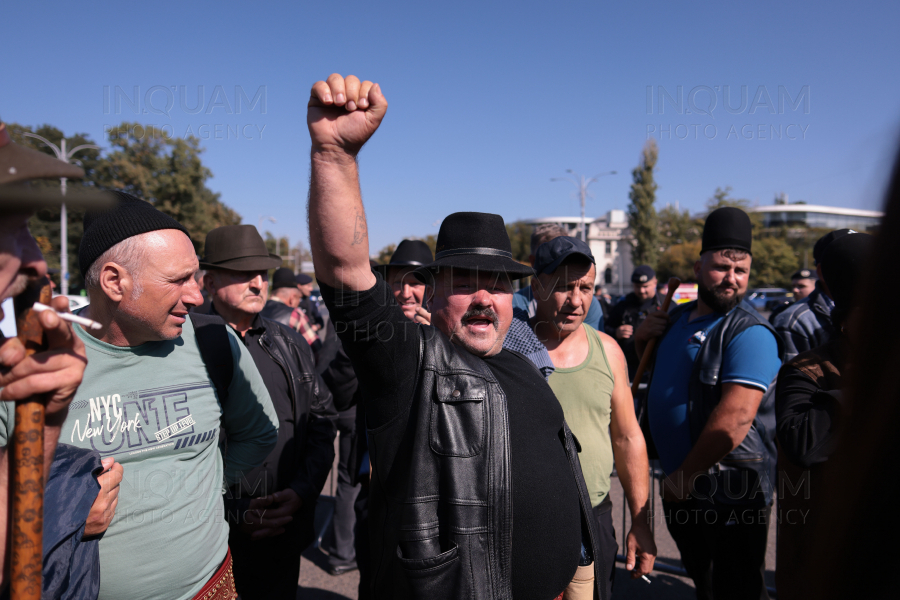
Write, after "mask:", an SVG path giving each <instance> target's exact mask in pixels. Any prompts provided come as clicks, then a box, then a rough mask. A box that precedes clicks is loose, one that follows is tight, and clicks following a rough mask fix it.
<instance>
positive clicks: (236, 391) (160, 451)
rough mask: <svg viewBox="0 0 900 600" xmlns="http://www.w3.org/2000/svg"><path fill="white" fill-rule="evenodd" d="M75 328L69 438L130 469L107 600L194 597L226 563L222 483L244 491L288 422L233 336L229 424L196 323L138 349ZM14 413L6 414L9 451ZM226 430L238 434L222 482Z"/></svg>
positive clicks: (103, 555) (104, 555)
mask: <svg viewBox="0 0 900 600" xmlns="http://www.w3.org/2000/svg"><path fill="white" fill-rule="evenodd" d="M74 329H75V331H76V332H77V334H78V336H79V337H80V338H81V339H82V341H83V342H84V344H85V346H86V347H87V358H88V365H87V369H86V370H85V373H84V381H83V382H82V384H81V387H80V388H79V389H78V392H77V393H76V394H75V398H74V399H73V400H72V403H71V404H70V405H69V416H68V418H67V419H66V422H65V424H64V425H63V428H62V432H61V435H60V439H59V441H60V442H61V443H65V444H72V445H73V446H78V447H80V448H90V449H93V450H96V451H97V452H99V453H100V456H101V457H107V456H113V457H115V459H116V462H119V463H121V464H122V466H123V467H124V479H123V481H122V484H121V489H120V490H119V504H118V507H117V508H116V515H115V518H114V519H113V521H112V524H111V525H110V526H109V529H108V530H107V531H106V533H105V534H104V535H103V538H102V539H101V540H100V600H125V599H127V598H141V599H142V600H155V599H159V600H163V599H165V600H180V599H190V598H193V596H194V595H195V594H196V593H197V592H198V591H200V589H201V588H202V587H203V585H204V584H205V583H206V582H207V581H208V580H209V578H210V577H212V575H214V574H215V571H216V570H217V569H218V567H219V565H220V564H221V563H222V561H223V560H224V559H225V553H226V551H227V546H228V524H227V523H226V521H225V514H224V508H223V502H222V500H223V498H222V492H223V484H224V482H226V481H227V483H228V484H231V483H234V482H236V481H237V480H238V478H239V477H240V474H241V473H242V472H244V471H248V470H250V469H251V468H253V467H255V466H257V465H258V464H260V463H262V461H263V460H264V459H265V458H266V456H268V454H269V452H270V451H271V450H272V448H274V446H275V442H276V440H277V437H278V420H277V417H276V414H275V409H274V408H273V406H272V401H271V399H270V398H269V394H268V392H267V391H266V386H265V384H264V383H263V381H262V378H261V377H260V374H259V371H258V370H257V369H256V366H255V364H254V363H253V358H252V357H251V356H250V353H249V352H248V351H247V349H246V348H244V345H243V344H242V343H241V342H240V341H239V340H238V339H237V337H236V335H235V334H234V333H233V332H232V331H231V328H228V331H229V343H230V344H231V352H232V356H234V376H233V378H232V381H231V386H230V387H229V388H228V401H227V404H226V405H225V406H224V415H223V410H222V408H221V407H220V403H219V400H218V399H217V396H216V391H215V386H214V385H213V383H212V382H211V381H210V379H209V376H208V374H207V371H206V367H205V365H204V363H203V359H202V357H201V356H200V350H199V347H198V346H197V338H196V336H195V335H194V328H193V325H192V323H191V320H190V319H188V320H187V321H186V322H185V323H184V326H183V331H182V335H181V337H180V338H177V339H175V340H170V341H164V342H148V343H146V344H143V345H141V346H135V347H131V348H121V347H117V346H111V345H109V344H105V343H103V342H100V341H98V340H96V339H94V338H93V337H91V336H90V335H89V334H87V333H85V332H84V330H82V329H81V327H75V328H74ZM6 404H7V403H6V402H3V403H0V405H2V408H4V409H5V408H6V406H5V405H6ZM13 414H14V413H13V412H12V411H7V410H4V411H3V413H2V414H0V420H2V422H3V425H4V426H3V427H0V438H2V439H0V442H2V444H3V445H5V444H6V440H7V439H8V437H9V436H10V435H11V431H12V427H13V424H12V421H13V419H12V418H11V417H12V415H13ZM220 419H221V420H220ZM220 425H221V426H223V427H224V428H225V430H226V432H227V433H228V450H227V453H228V455H227V461H226V463H227V465H228V470H227V472H224V473H223V464H222V456H221V453H220V452H219V448H218V442H219V427H220Z"/></svg>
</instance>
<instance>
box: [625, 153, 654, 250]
mask: <svg viewBox="0 0 900 600" xmlns="http://www.w3.org/2000/svg"><path fill="white" fill-rule="evenodd" d="M658 156H659V148H658V147H657V145H656V141H655V140H653V139H650V140H648V141H647V143H646V144H644V149H643V150H642V151H641V160H640V162H639V163H638V166H637V167H635V168H634V170H633V171H631V176H632V179H633V180H634V182H633V183H632V184H631V192H629V194H628V197H629V198H630V199H631V204H629V205H628V226H629V228H630V229H631V234H632V235H633V236H634V247H633V248H632V250H631V260H632V262H634V264H636V265H650V266H651V267H656V261H657V257H658V255H659V228H658V218H657V215H656V208H655V207H654V206H653V204H654V202H656V182H654V180H653V169H654V168H655V167H656V159H657V157H658Z"/></svg>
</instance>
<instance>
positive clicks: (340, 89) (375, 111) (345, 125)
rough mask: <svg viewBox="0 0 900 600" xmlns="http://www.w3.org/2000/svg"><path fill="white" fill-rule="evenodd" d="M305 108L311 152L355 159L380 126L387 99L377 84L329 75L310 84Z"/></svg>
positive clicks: (335, 74) (355, 78)
mask: <svg viewBox="0 0 900 600" xmlns="http://www.w3.org/2000/svg"><path fill="white" fill-rule="evenodd" d="M308 107H309V108H308V111H307V114H306V123H307V125H308V126H309V135H310V138H312V150H313V152H328V153H331V152H333V153H339V154H346V155H349V156H354V157H355V156H356V154H357V153H358V152H359V151H360V149H361V148H362V147H363V144H365V143H366V142H367V141H368V140H369V138H370V137H372V134H373V133H375V130H376V129H378V126H379V125H380V124H381V120H382V119H383V118H384V114H385V112H387V100H385V98H384V95H382V93H381V88H380V87H379V86H378V84H377V83H374V84H373V83H372V82H371V81H363V82H360V80H359V78H358V77H355V76H354V75H348V76H347V77H342V76H340V75H338V74H337V73H333V74H332V75H331V76H330V77H329V78H328V79H327V80H326V81H317V82H316V83H315V84H313V86H312V90H311V92H310V97H309V105H308Z"/></svg>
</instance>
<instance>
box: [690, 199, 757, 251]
mask: <svg viewBox="0 0 900 600" xmlns="http://www.w3.org/2000/svg"><path fill="white" fill-rule="evenodd" d="M752 241H753V226H752V225H751V224H750V217H748V216H747V213H745V212H744V211H742V210H741V209H739V208H735V207H733V206H723V207H722V208H717V209H716V210H714V211H712V212H711V213H709V216H707V217H706V225H704V226H703V246H702V247H701V248H700V254H703V253H704V252H706V251H708V250H724V249H726V248H733V249H735V250H743V251H744V252H746V253H748V254H752V252H750V244H751V242H752Z"/></svg>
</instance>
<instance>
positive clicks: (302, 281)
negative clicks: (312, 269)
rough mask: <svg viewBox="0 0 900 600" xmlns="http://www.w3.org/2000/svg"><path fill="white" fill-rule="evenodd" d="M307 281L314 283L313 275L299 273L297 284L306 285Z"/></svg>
mask: <svg viewBox="0 0 900 600" xmlns="http://www.w3.org/2000/svg"><path fill="white" fill-rule="evenodd" d="M307 283H312V277H310V276H309V275H307V274H305V273H300V274H299V275H297V285H306V284H307Z"/></svg>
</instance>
